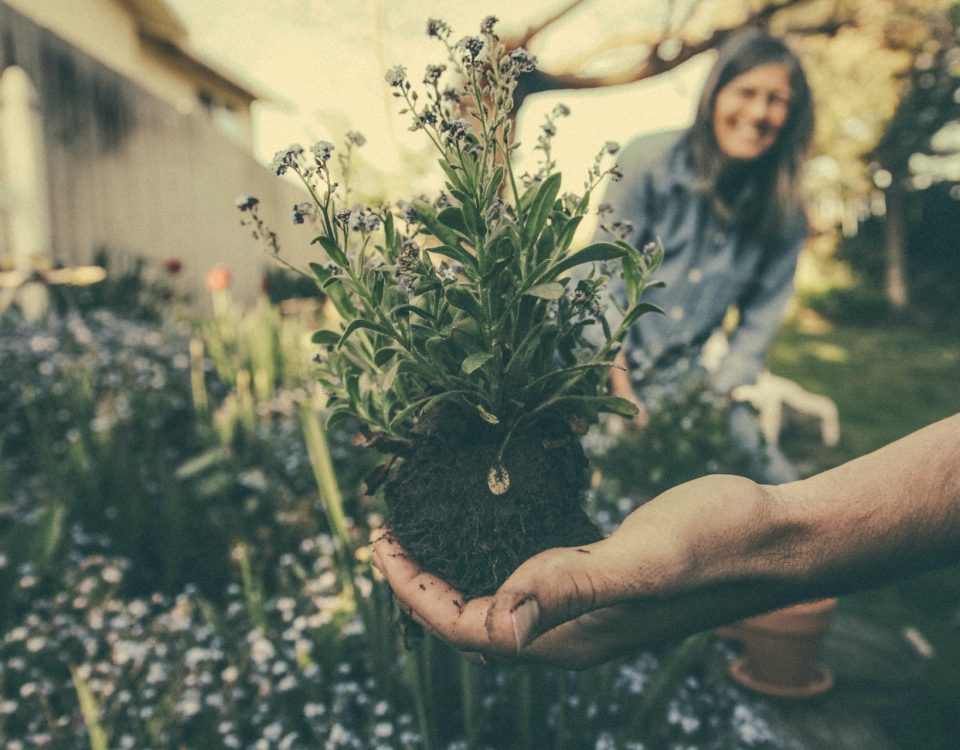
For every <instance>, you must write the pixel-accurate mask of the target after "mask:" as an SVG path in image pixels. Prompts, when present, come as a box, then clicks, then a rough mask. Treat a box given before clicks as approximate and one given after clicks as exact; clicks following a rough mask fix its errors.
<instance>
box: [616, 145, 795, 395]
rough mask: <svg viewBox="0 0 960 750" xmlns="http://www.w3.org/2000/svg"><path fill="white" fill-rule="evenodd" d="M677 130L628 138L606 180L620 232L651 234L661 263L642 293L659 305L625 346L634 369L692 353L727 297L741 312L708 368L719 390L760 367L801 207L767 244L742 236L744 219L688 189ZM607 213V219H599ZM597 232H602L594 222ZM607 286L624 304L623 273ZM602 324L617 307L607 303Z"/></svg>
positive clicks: (751, 378) (789, 269) (782, 295)
mask: <svg viewBox="0 0 960 750" xmlns="http://www.w3.org/2000/svg"><path fill="white" fill-rule="evenodd" d="M681 136H682V132H667V133H655V134H652V135H649V136H644V137H641V138H638V139H636V140H634V141H632V142H631V143H630V144H629V145H628V146H627V147H626V148H625V149H624V151H623V153H622V154H621V156H620V158H619V160H618V163H619V165H620V167H621V168H622V169H623V172H624V177H623V179H622V180H621V181H620V182H615V183H611V184H610V185H609V187H608V189H607V192H606V196H605V202H607V203H609V204H611V206H612V207H613V214H612V217H613V218H614V219H623V220H627V221H630V222H632V223H633V225H634V229H633V230H632V232H631V233H630V234H629V235H628V236H627V238H626V239H627V241H628V242H630V243H631V244H633V245H634V246H635V247H637V248H642V247H643V246H644V245H645V244H646V243H648V242H650V241H652V240H654V239H656V238H657V237H659V238H660V239H661V240H662V242H663V246H664V257H663V263H662V264H661V266H660V268H659V270H658V271H657V273H656V274H655V277H654V278H655V279H657V280H660V281H663V282H664V283H665V284H666V286H665V287H663V288H659V289H650V290H648V291H647V292H645V293H644V301H647V302H652V303H654V304H656V305H658V306H660V307H662V308H663V309H664V310H665V311H666V315H659V314H656V313H648V314H645V315H643V316H641V318H640V319H639V320H638V321H637V323H636V324H635V325H634V326H633V327H632V328H631V330H630V332H629V334H628V336H627V339H626V341H625V342H624V353H625V354H626V356H627V358H628V360H629V361H630V363H631V368H632V369H633V371H634V373H635V376H639V377H642V376H643V373H644V372H646V371H647V370H649V369H650V368H656V367H657V366H658V365H660V364H661V363H664V362H668V361H669V360H670V359H672V358H673V357H674V356H678V355H681V354H683V353H687V354H689V353H690V352H693V353H699V351H700V349H701V347H702V346H703V344H704V342H705V341H706V340H707V338H709V336H710V335H711V334H712V333H713V332H714V331H715V330H716V329H718V328H719V327H720V325H721V324H722V322H723V318H724V316H725V314H726V311H727V309H728V308H729V307H730V306H731V305H736V306H737V307H738V308H739V311H740V322H739V325H738V327H737V329H736V330H735V331H734V333H733V334H732V335H731V337H730V351H729V354H728V355H727V357H726V358H725V359H724V361H723V363H722V364H721V366H720V368H719V370H718V371H717V372H715V373H714V374H713V376H712V379H711V380H712V386H713V388H714V389H715V390H716V391H718V392H720V393H728V392H729V391H730V390H731V389H732V388H734V387H736V386H738V385H743V384H745V383H753V382H755V381H756V379H757V377H758V376H759V375H760V373H761V371H762V370H763V367H764V359H765V357H766V351H767V347H768V346H769V344H770V341H771V340H772V339H773V336H774V334H775V333H776V331H777V328H778V327H779V325H780V319H781V316H782V314H783V310H784V307H785V306H786V304H787V301H788V300H789V298H790V295H791V294H792V291H793V275H794V271H795V270H796V266H797V256H798V254H799V252H800V247H801V246H802V244H803V241H804V239H805V237H806V230H807V226H806V221H805V219H804V217H803V216H802V215H800V216H797V217H795V218H794V219H792V220H791V221H790V225H789V226H788V227H785V229H784V231H783V232H782V233H781V236H782V237H783V239H782V240H781V241H780V242H778V243H776V244H772V245H771V244H769V243H767V244H762V243H761V242H760V241H759V240H754V239H748V238H745V237H744V234H745V233H744V231H743V227H741V226H737V225H735V224H729V223H726V222H724V221H722V220H721V219H720V218H719V217H718V216H717V214H716V212H715V211H714V209H713V206H712V205H711V201H710V198H709V196H708V195H706V194H704V193H702V192H696V191H694V190H693V189H692V183H693V181H694V175H693V173H692V171H691V168H690V166H689V163H688V161H687V158H686V153H685V150H684V149H682V148H680V147H679V142H680V138H681ZM605 223H606V222H605ZM599 235H600V236H598V239H609V235H607V234H606V232H604V231H603V230H599ZM609 293H610V295H611V296H612V297H613V298H614V299H617V300H619V302H620V305H621V307H622V306H623V305H624V304H625V293H624V286H623V280H622V278H621V277H619V276H614V278H612V279H611V280H610V284H609ZM607 318H608V320H609V321H610V323H611V326H615V325H617V324H619V322H620V320H622V316H621V315H620V314H619V313H618V312H617V310H616V309H615V308H614V306H613V305H609V307H608V311H607Z"/></svg>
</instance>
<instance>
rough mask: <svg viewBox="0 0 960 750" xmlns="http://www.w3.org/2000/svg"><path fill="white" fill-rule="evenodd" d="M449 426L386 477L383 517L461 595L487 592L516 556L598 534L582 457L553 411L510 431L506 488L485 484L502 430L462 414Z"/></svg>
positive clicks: (425, 440) (592, 538)
mask: <svg viewBox="0 0 960 750" xmlns="http://www.w3.org/2000/svg"><path fill="white" fill-rule="evenodd" d="M460 420H461V421H460V424H459V425H458V426H457V429H453V430H446V431H443V432H435V433H434V434H432V435H430V436H424V437H423V438H422V439H421V440H419V441H418V442H417V445H416V447H415V448H414V449H413V451H412V452H411V453H410V454H409V455H408V456H407V457H406V458H405V460H404V462H403V464H402V465H401V466H400V468H399V469H398V471H397V474H396V476H395V477H394V478H393V479H392V480H391V481H390V482H389V483H388V484H387V486H386V490H385V497H386V502H387V522H388V523H389V525H390V528H391V531H392V533H393V535H394V536H395V537H396V538H397V541H398V542H399V543H400V544H401V545H402V546H403V547H404V548H405V549H406V550H407V552H408V553H409V554H410V556H411V557H412V558H413V559H414V560H415V561H416V562H417V564H418V565H419V566H420V567H421V568H422V569H423V570H425V571H428V572H430V573H435V574H436V575H438V576H440V577H441V578H443V579H444V580H445V581H447V582H448V583H450V584H451V585H452V586H454V587H455V588H457V589H458V590H459V591H461V592H462V593H463V594H464V596H465V597H466V598H467V599H471V598H474V597H477V596H484V595H486V594H491V593H493V592H494V591H496V589H497V588H498V587H499V586H500V584H501V583H503V582H504V581H505V580H506V579H507V577H508V576H509V575H510V573H512V572H513V571H514V570H515V569H516V568H517V567H518V566H519V565H520V563H522V562H523V561H524V560H526V559H527V558H529V557H531V556H533V555H535V554H537V553H538V552H542V551H543V550H545V549H549V548H551V547H571V546H576V545H580V544H589V543H591V542H595V541H597V540H599V539H600V538H601V534H600V532H599V531H598V530H597V528H596V527H595V526H594V525H593V524H592V523H591V521H590V519H589V518H588V517H587V515H586V513H585V512H584V510H583V493H584V490H585V489H586V487H587V482H588V471H587V469H588V464H587V459H586V457H585V456H584V453H583V450H582V448H581V447H580V441H579V440H578V439H577V437H576V435H574V434H573V433H572V432H571V430H570V429H569V427H568V426H567V425H566V424H565V423H563V422H561V421H559V420H557V421H556V422H549V423H545V422H541V423H540V424H539V425H537V426H536V428H535V429H532V430H529V431H527V432H525V433H522V434H517V433H515V434H514V435H513V437H512V438H511V440H510V443H509V444H508V447H507V450H506V453H505V455H504V466H505V467H506V469H507V472H508V473H509V476H510V486H509V489H508V490H507V491H506V492H505V493H504V494H502V495H495V494H493V493H492V492H491V491H490V488H489V486H488V484H487V476H488V472H489V470H490V467H491V466H493V465H494V463H495V462H496V456H497V451H498V450H499V448H500V444H501V442H502V440H503V433H502V431H501V430H500V429H498V428H492V427H490V426H489V425H487V424H485V423H484V422H482V421H481V420H479V419H478V418H473V417H472V416H471V417H468V418H464V417H463V416H462V415H460Z"/></svg>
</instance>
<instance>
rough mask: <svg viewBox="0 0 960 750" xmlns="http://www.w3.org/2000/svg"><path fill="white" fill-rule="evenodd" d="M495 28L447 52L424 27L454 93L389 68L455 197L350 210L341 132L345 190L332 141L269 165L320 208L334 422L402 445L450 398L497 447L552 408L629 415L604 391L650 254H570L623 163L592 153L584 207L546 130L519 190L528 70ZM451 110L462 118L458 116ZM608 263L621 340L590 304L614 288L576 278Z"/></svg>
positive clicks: (601, 249) (592, 277) (326, 372)
mask: <svg viewBox="0 0 960 750" xmlns="http://www.w3.org/2000/svg"><path fill="white" fill-rule="evenodd" d="M494 23H495V19H492V18H490V19H487V20H486V21H484V23H483V24H482V28H481V34H480V36H476V37H465V38H464V39H462V40H460V41H459V42H457V43H456V44H453V43H451V42H450V34H451V30H450V28H449V27H448V26H447V25H446V24H445V23H443V22H442V21H436V20H434V21H431V22H430V24H429V33H430V35H431V36H434V37H436V38H438V39H439V40H440V41H441V42H442V43H443V44H444V45H445V47H446V49H447V52H448V54H449V62H450V64H451V67H452V69H453V71H454V72H455V73H456V75H457V76H458V77H459V83H460V86H461V88H455V87H452V86H446V87H444V82H445V78H444V76H445V70H446V66H444V65H430V66H428V67H427V72H426V75H425V77H424V84H425V86H426V93H425V96H424V97H422V98H421V96H420V95H419V94H418V93H417V91H415V90H414V88H413V86H412V84H411V83H410V80H409V79H408V77H407V74H406V71H405V69H404V68H402V67H401V66H396V67H394V68H392V69H391V70H390V71H389V72H388V73H387V81H388V83H389V84H390V86H392V87H393V88H394V89H395V92H394V96H396V97H398V98H400V99H402V100H403V102H404V105H405V107H404V109H402V110H401V113H402V114H407V115H409V116H410V117H411V119H412V126H411V128H412V129H414V130H422V131H423V132H424V133H425V134H426V135H427V136H428V137H429V138H430V140H431V141H432V142H433V144H434V146H435V147H436V149H437V151H438V152H439V153H440V166H441V168H442V169H443V171H444V173H445V175H446V178H447V181H446V188H447V192H445V193H443V194H442V195H441V196H440V198H439V199H437V200H436V201H434V202H433V203H428V202H426V201H423V200H414V201H413V202H412V203H405V204H402V205H401V206H400V208H399V210H395V209H394V208H391V207H387V208H384V209H382V210H380V211H374V210H371V209H368V208H363V207H359V206H358V207H354V208H352V209H351V208H344V207H343V206H344V203H345V201H347V200H348V199H349V188H348V184H349V183H348V181H347V177H348V176H349V163H350V161H349V157H350V153H351V151H352V150H353V148H354V147H356V146H359V145H362V142H363V138H362V136H359V134H356V133H352V134H349V135H348V144H347V149H346V154H345V156H344V158H343V159H342V160H341V166H342V167H343V171H344V173H345V176H344V178H343V182H344V186H343V187H341V186H340V185H338V183H337V182H335V181H334V179H333V177H332V176H331V169H330V159H331V154H332V152H333V146H332V145H331V144H329V143H325V142H320V143H317V144H315V145H314V146H313V147H312V148H311V150H310V156H309V159H308V158H307V157H306V155H305V154H304V151H303V149H302V148H300V147H299V146H291V147H290V148H289V149H287V150H285V151H281V152H279V153H278V154H277V156H276V157H275V160H274V165H275V167H276V169H277V172H278V173H283V172H285V171H287V170H292V171H293V172H295V173H296V174H297V175H298V176H299V177H300V178H301V179H302V181H303V183H304V185H305V186H306V187H307V189H308V190H309V191H310V194H311V196H312V198H313V205H310V204H303V206H302V207H297V208H295V209H294V212H295V218H297V217H299V218H300V220H303V219H304V217H306V216H308V215H313V216H314V217H315V220H316V221H317V222H318V223H319V225H320V229H321V234H320V235H319V236H318V237H317V238H316V239H315V242H316V243H317V244H319V245H320V246H321V247H322V248H323V250H324V251H326V253H327V255H328V256H329V258H330V260H331V261H332V262H331V263H330V264H329V265H326V266H322V265H320V264H311V268H312V270H313V272H314V274H315V275H316V277H317V279H318V281H319V283H320V284H321V286H322V288H323V289H324V291H325V292H326V293H327V294H329V296H330V300H331V302H332V303H333V304H334V305H335V307H336V309H337V310H338V311H339V313H340V314H341V316H342V317H343V319H344V320H343V322H342V323H341V324H340V325H339V327H337V328H336V329H326V330H321V331H318V332H317V333H316V334H315V335H314V338H313V340H314V342H315V343H318V344H320V345H322V346H324V347H326V349H327V354H326V356H324V357H322V359H321V364H320V381H321V382H322V383H323V385H324V386H325V387H326V388H327V389H328V390H329V392H330V394H331V396H330V401H329V404H330V406H331V407H332V408H333V412H332V415H331V417H330V422H329V423H330V424H333V423H335V421H336V420H338V419H340V418H344V417H350V416H353V417H356V418H358V419H359V420H360V421H361V422H362V423H363V424H365V425H368V426H369V428H370V429H371V430H373V431H375V432H379V433H383V434H384V435H386V436H390V437H391V438H399V439H402V440H405V439H409V438H410V437H411V435H412V433H413V429H414V424H415V422H416V419H417V417H418V416H420V415H422V414H423V413H425V412H427V411H429V410H430V409H432V408H434V407H435V406H437V405H438V404H440V403H441V402H448V403H450V404H457V405H459V406H461V407H463V408H464V409H466V410H467V411H469V412H479V414H480V415H481V416H482V417H483V418H484V419H485V420H486V421H488V422H491V423H494V424H501V425H502V428H503V430H504V432H505V434H506V438H505V439H504V445H506V441H507V440H508V439H509V436H510V435H511V434H512V433H513V431H514V430H515V429H516V428H517V427H518V426H519V425H520V424H522V423H524V422H527V421H530V420H532V419H534V418H536V417H538V416H544V415H546V414H548V413H551V412H559V413H561V414H563V415H565V416H569V415H579V416H583V417H587V418H593V417H595V416H596V414H597V413H598V412H603V411H613V412H618V413H624V414H629V413H632V412H633V411H634V409H635V407H633V405H632V404H630V403H628V402H627V401H625V400H623V399H619V398H615V397H610V396H600V395H599V392H600V390H601V388H602V385H603V374H604V373H605V372H606V369H607V368H608V367H609V365H610V360H611V359H612V356H613V354H614V353H615V351H616V349H617V348H618V342H619V340H620V338H621V337H622V336H623V334H624V332H625V331H626V330H627V329H628V328H629V326H630V325H631V324H632V323H633V322H634V321H635V320H636V319H637V317H638V316H639V315H640V314H642V313H644V312H646V311H647V310H649V309H651V307H652V306H650V305H646V304H644V303H641V302H640V301H639V297H640V294H641V293H642V291H643V289H644V287H645V286H646V285H647V278H648V275H649V274H650V273H651V272H652V271H653V270H654V269H655V268H656V267H657V264H658V263H659V258H660V253H659V250H658V249H656V248H648V249H647V250H645V251H644V252H642V253H638V252H637V251H636V250H634V249H633V248H631V247H630V246H629V245H627V244H626V243H624V242H622V241H619V240H617V241H614V242H601V243H596V244H593V245H590V246H589V247H586V248H583V249H581V250H578V251H576V252H573V253H570V248H571V243H572V240H573V235H574V231H575V230H576V228H577V226H578V225H579V223H580V221H581V219H582V218H583V215H584V213H585V211H586V210H587V205H588V202H589V197H590V193H591V191H592V190H593V189H594V188H595V187H596V185H597V184H598V183H599V181H600V180H601V178H602V177H604V176H605V175H607V174H610V173H613V174H617V170H616V167H615V166H609V167H604V166H603V165H604V163H605V162H606V158H607V156H609V155H610V154H613V153H615V152H616V150H617V147H616V145H615V144H608V145H607V146H606V147H605V148H604V149H603V150H602V151H601V152H600V154H599V155H598V156H597V159H596V162H595V164H594V166H593V168H592V169H591V171H590V174H589V176H588V179H587V182H586V183H585V185H584V194H583V195H582V196H581V195H573V194H569V193H567V194H564V195H562V196H561V195H560V175H559V174H552V173H551V168H552V162H551V161H550V158H549V136H550V135H551V134H552V131H553V130H554V128H553V124H552V119H551V121H550V123H549V125H550V129H549V130H548V129H547V128H545V138H544V140H543V143H541V144H540V145H539V146H538V147H539V148H541V150H543V152H544V163H543V166H542V168H541V170H540V172H539V173H538V174H536V175H534V176H532V177H529V178H528V179H527V181H526V182H527V184H526V185H525V186H524V190H523V192H521V190H520V187H519V185H518V179H517V177H516V176H515V175H514V171H513V158H514V157H513V152H514V150H515V148H516V146H515V145H514V144H512V143H511V136H510V134H511V125H512V121H511V119H510V111H511V109H512V103H513V102H512V97H513V94H514V91H515V89H516V86H517V80H518V78H519V77H520V75H521V74H522V73H524V72H528V71H529V70H532V69H533V67H534V60H533V59H532V58H530V56H529V55H527V54H526V53H525V52H524V51H523V50H522V49H514V50H512V51H511V52H509V53H507V52H506V51H505V49H504V47H503V45H502V44H501V43H500V42H499V38H498V37H497V35H496V34H495V33H494V30H493V26H494ZM468 102H469V103H468ZM461 105H462V106H465V107H467V110H468V114H469V116H470V118H472V119H471V120H470V121H468V120H466V119H462V118H460V117H458V116H457V115H459V114H460V110H459V107H460V106H461ZM564 109H565V108H564ZM559 114H562V112H557V113H555V116H558V115H559ZM474 130H476V132H474ZM502 194H503V195H506V196H509V197H508V198H507V199H506V200H504V199H501V197H500V196H501V195H502ZM256 206H257V202H256V200H255V199H243V200H241V202H240V208H241V209H242V210H245V211H248V212H250V214H251V218H250V220H249V221H250V222H251V223H252V224H253V225H254V227H255V228H256V229H257V231H258V232H259V234H260V236H261V238H262V239H263V240H264V241H265V242H266V243H267V245H268V246H271V247H274V248H275V238H274V236H273V235H272V233H271V232H270V231H269V230H268V229H267V228H266V227H264V226H263V225H262V223H261V222H260V220H259V218H258V217H257V215H256ZM381 225H382V229H383V232H382V236H381V235H379V234H378V232H379V229H380V228H381ZM418 240H420V241H419V242H418ZM421 243H422V246H421ZM441 259H442V260H441ZM612 260H619V261H620V262H621V263H622V268H623V274H624V277H625V280H626V286H627V290H628V291H627V296H628V308H627V310H624V311H621V312H622V313H623V314H624V319H623V323H622V325H620V326H619V327H618V329H617V330H615V331H611V330H609V328H608V326H607V323H606V321H605V320H604V318H603V315H602V311H601V310H600V307H599V305H598V303H597V297H598V290H599V289H600V287H601V286H602V284H603V283H604V281H605V280H606V278H607V277H606V276H603V275H598V274H597V273H596V272H591V273H589V274H587V275H585V278H582V279H580V280H579V281H577V282H575V283H574V282H573V281H571V272H572V271H573V270H574V269H575V268H577V267H579V266H583V265H585V264H588V263H597V262H604V261H612ZM587 326H599V327H602V328H603V334H602V336H601V337H600V338H601V339H602V343H601V345H600V346H598V347H591V346H589V345H588V344H587V343H586V341H585V339H584V336H583V333H584V329H585V328H586V327H587ZM501 455H502V451H501Z"/></svg>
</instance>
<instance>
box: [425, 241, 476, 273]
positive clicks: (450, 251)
mask: <svg viewBox="0 0 960 750" xmlns="http://www.w3.org/2000/svg"><path fill="white" fill-rule="evenodd" d="M426 250H427V252H428V253H430V254H431V255H434V254H436V255H445V256H446V257H448V258H453V259H454V260H455V261H457V262H458V263H460V264H461V265H462V266H463V267H464V268H467V269H473V270H478V269H479V266H478V265H477V259H476V258H474V257H473V255H471V254H470V253H468V252H467V251H466V250H464V249H463V248H461V247H450V245H439V246H438V247H428V248H426Z"/></svg>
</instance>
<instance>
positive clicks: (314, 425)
mask: <svg viewBox="0 0 960 750" xmlns="http://www.w3.org/2000/svg"><path fill="white" fill-rule="evenodd" d="M300 425H301V427H302V429H303V437H304V440H305V441H306V444H307V455H309V456H310V465H311V466H312V467H313V477H314V480H315V481H316V483H317V489H318V490H319V492H320V505H321V507H322V508H323V512H324V514H325V515H326V517H327V524H328V525H329V526H330V531H331V532H333V535H334V538H335V539H336V543H337V544H336V547H337V567H338V568H340V576H341V578H342V579H343V580H342V583H343V586H344V587H345V588H346V589H347V590H349V591H350V593H351V594H352V593H353V566H352V565H351V562H350V557H349V555H350V532H349V530H348V529H347V519H346V515H345V514H344V512H343V496H342V495H341V494H340V487H339V486H338V485H337V475H336V474H335V473H334V469H333V460H332V459H331V458H330V446H329V445H328V444H327V436H326V434H325V433H324V430H323V425H321V424H320V418H319V417H318V416H317V412H316V408H315V406H314V404H312V403H310V402H307V403H303V404H301V405H300ZM354 599H356V597H354Z"/></svg>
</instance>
